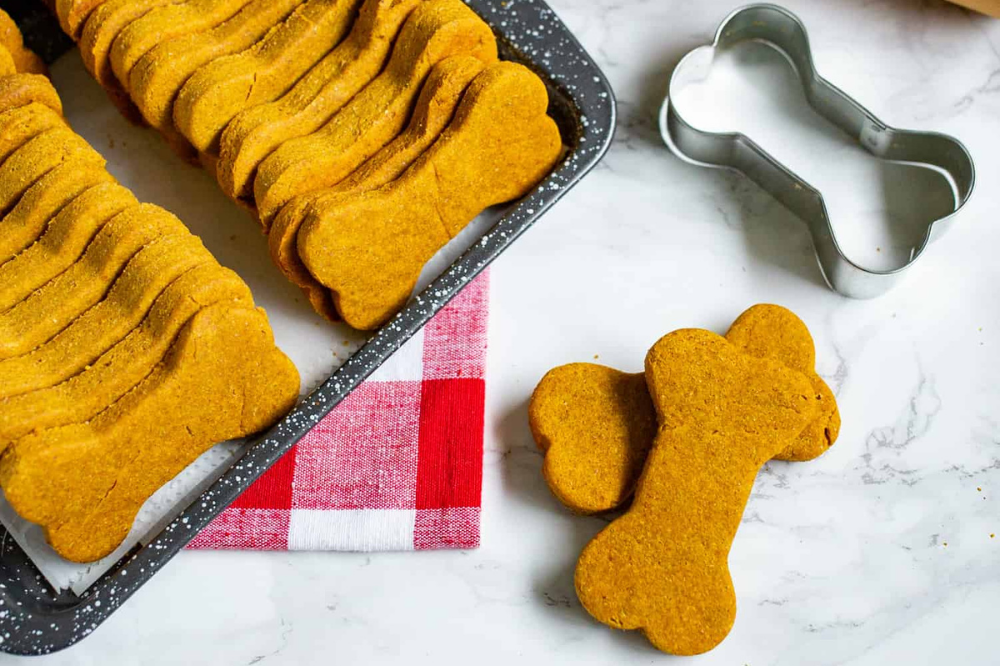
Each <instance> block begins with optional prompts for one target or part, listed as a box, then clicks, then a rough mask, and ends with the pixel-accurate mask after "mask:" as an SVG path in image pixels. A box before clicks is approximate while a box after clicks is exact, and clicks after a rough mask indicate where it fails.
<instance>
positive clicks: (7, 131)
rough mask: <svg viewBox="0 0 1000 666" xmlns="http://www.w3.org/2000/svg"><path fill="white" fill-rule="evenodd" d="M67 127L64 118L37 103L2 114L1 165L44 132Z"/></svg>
mask: <svg viewBox="0 0 1000 666" xmlns="http://www.w3.org/2000/svg"><path fill="white" fill-rule="evenodd" d="M0 108H3V107H2V106H0ZM65 126H66V123H65V122H64V121H63V119H62V116H60V115H59V114H58V113H56V112H55V111H53V110H52V109H50V108H49V107H47V106H45V105H44V104H39V103H37V102H31V103H29V104H26V105H24V106H15V107H12V108H8V109H7V110H5V111H2V112H0V163H2V162H3V161H4V160H6V159H7V158H8V157H10V154H11V153H13V152H14V151H15V150H17V149H19V148H21V147H22V146H24V144H26V143H27V142H28V141H30V140H31V139H33V138H35V137H36V136H38V135H39V134H41V133H42V132H47V131H49V130H51V129H55V128H57V127H65Z"/></svg>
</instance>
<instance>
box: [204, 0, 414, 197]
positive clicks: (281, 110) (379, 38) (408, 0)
mask: <svg viewBox="0 0 1000 666" xmlns="http://www.w3.org/2000/svg"><path fill="white" fill-rule="evenodd" d="M421 1H422V0H366V1H365V3H364V5H362V7H361V12H360V14H359V15H358V19H357V21H355V23H354V26H353V27H352V28H351V32H350V34H349V35H348V36H347V38H346V39H345V40H344V41H343V42H342V43H340V44H338V45H337V48H335V49H334V50H333V51H331V52H330V53H329V54H328V55H326V56H325V57H324V58H323V59H322V60H321V61H319V62H318V63H317V64H316V65H315V66H314V67H313V68H312V69H311V70H309V72H308V73H307V74H306V75H305V76H303V77H302V78H301V79H300V80H299V81H298V82H297V83H296V84H295V86H294V87H292V89H291V90H289V91H288V92H287V93H286V94H285V95H284V96H282V97H281V98H280V99H278V100H276V101H274V102H271V103H269V104H261V105H260V106H256V107H253V108H249V109H247V110H245V111H242V112H240V113H239V114H238V115H237V116H236V117H235V118H233V119H232V121H231V122H230V123H229V125H227V126H226V129H225V130H224V131H223V132H222V137H221V138H220V140H219V163H218V168H217V174H216V178H217V180H218V181H219V185H220V186H221V187H222V191H223V192H225V193H226V194H227V195H229V196H230V197H231V198H233V199H234V200H237V201H239V200H243V199H249V198H251V197H252V195H253V178H254V176H255V175H256V173H257V166H258V165H259V164H260V163H261V161H263V160H264V158H266V157H267V156H268V155H270V154H271V152H272V151H273V150H274V149H275V148H277V147H278V146H280V145H281V144H282V143H283V142H285V141H287V140H288V139H292V138H295V137H298V136H303V135H306V134H310V133H311V132H314V131H315V130H317V129H319V128H320V127H321V126H322V125H323V124H324V123H326V121H327V120H329V119H330V117H331V116H333V114H335V113H336V112H337V111H339V110H340V108H341V107H342V106H343V105H344V104H346V103H347V102H348V100H350V99H351V98H352V97H354V95H355V94H356V93H357V92H358V91H359V90H361V89H362V88H364V87H365V86H366V85H367V84H368V83H369V82H370V81H371V80H372V79H373V78H375V76H376V75H377V74H378V73H379V71H380V70H381V69H382V65H383V63H384V62H385V59H386V57H387V56H388V54H389V50H390V48H391V47H392V42H393V40H394V39H395V37H396V33H397V32H399V29H400V26H402V25H403V21H405V20H406V18H407V17H408V16H409V15H410V13H411V12H412V11H413V9H414V8H415V7H416V6H417V5H419V4H420V2H421Z"/></svg>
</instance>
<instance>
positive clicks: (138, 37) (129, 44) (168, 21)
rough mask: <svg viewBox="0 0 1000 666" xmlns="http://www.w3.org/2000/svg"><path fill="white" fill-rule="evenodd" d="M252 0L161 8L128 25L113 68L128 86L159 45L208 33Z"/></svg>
mask: <svg viewBox="0 0 1000 666" xmlns="http://www.w3.org/2000/svg"><path fill="white" fill-rule="evenodd" d="M249 1H250V0H187V1H186V2H179V3H171V4H166V5H160V6H158V7H155V8H153V9H151V10H150V11H149V12H147V13H146V14H144V15H143V16H142V17H141V18H138V19H136V20H135V21H133V22H132V23H130V24H129V25H127V26H125V27H124V28H123V29H122V31H121V32H120V33H118V35H117V36H116V37H115V39H114V42H112V44H111V51H110V54H109V60H110V64H111V69H112V71H113V72H114V73H115V76H116V77H118V80H119V81H121V82H122V83H123V84H125V85H126V86H127V85H128V80H129V76H130V75H131V74H132V68H133V67H135V64H136V63H137V62H139V59H140V58H141V57H142V56H144V55H146V54H147V53H148V52H149V51H150V50H152V49H153V47H155V46H156V45H157V44H161V43H163V42H166V41H167V40H170V39H173V38H174V37H180V36H182V35H191V34H195V33H200V32H205V31H207V30H211V29H212V28H214V27H216V26H217V25H219V24H220V23H222V22H223V21H226V20H227V19H229V18H231V17H232V16H233V15H234V14H236V12H238V11H239V10H241V9H242V8H243V7H244V6H245V5H246V4H247V3H248V2H249Z"/></svg>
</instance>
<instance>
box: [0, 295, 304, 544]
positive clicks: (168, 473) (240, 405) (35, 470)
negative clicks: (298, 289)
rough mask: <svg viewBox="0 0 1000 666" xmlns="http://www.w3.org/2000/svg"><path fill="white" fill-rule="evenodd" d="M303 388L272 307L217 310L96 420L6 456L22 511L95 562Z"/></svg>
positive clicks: (5, 468) (10, 491)
mask: <svg viewBox="0 0 1000 666" xmlns="http://www.w3.org/2000/svg"><path fill="white" fill-rule="evenodd" d="M298 392H299V377H298V373H297V372H296V370H295V366H293V365H292V363H291V361H289V360H288V358H287V357H286V356H285V355H284V354H282V353H281V352H280V351H279V350H278V349H277V348H276V347H275V346H274V341H273V337H272V334H271V330H270V327H269V326H268V323H267V318H266V316H265V315H264V313H263V311H261V310H253V309H250V308H234V307H231V306H225V305H216V306H212V307H209V308H206V309H204V310H202V311H200V312H199V313H198V314H196V315H195V316H194V318H193V319H191V321H189V322H188V324H187V325H186V326H185V327H184V328H183V330H182V331H181V333H180V335H179V337H178V338H177V341H176V342H175V343H174V344H173V345H172V346H171V348H170V351H169V353H168V355H167V357H166V358H165V359H164V361H163V363H162V364H161V365H160V366H158V367H157V369H156V370H155V371H154V372H153V373H152V374H151V375H150V376H149V377H147V378H146V379H144V380H143V381H142V383H141V384H139V385H138V386H137V387H136V388H135V389H133V390H132V391H130V392H129V393H128V394H126V395H125V396H124V397H123V398H122V399H121V400H119V401H117V402H115V403H114V404H113V405H112V406H111V407H110V408H109V409H107V410H105V411H103V412H101V413H100V414H98V415H97V416H96V417H94V418H93V419H91V420H90V421H88V422H87V423H79V424H74V425H69V426H62V427H59V428H52V429H46V430H42V431H41V432H36V433H32V434H30V435H27V436H25V437H23V438H21V439H19V440H16V441H15V442H13V443H12V444H11V445H10V446H9V448H8V451H7V453H6V455H4V456H3V458H2V459H0V486H2V487H3V489H4V493H5V495H6V497H7V500H8V501H9V502H10V503H11V505H12V506H13V508H14V510H16V511H17V512H18V513H19V514H20V515H21V516H23V517H24V518H26V519H27V520H30V521H33V522H36V523H39V524H41V525H42V527H43V528H44V529H45V532H46V537H47V538H48V540H49V542H50V543H51V545H52V547H53V548H54V549H55V550H56V552H58V553H59V554H60V555H62V556H63V557H65V558H67V559H69V560H73V561H77V562H88V561H92V560H95V559H98V558H100V557H103V556H104V555H106V554H108V553H110V552H111V551H113V550H114V548H115V547H116V546H117V545H118V544H119V543H121V541H122V540H123V539H124V538H125V536H126V535H127V534H128V531H129V529H130V527H131V525H132V521H133V520H134V518H135V514H136V512H137V511H138V510H139V507H140V506H141V505H142V503H143V502H144V501H145V500H146V499H147V498H148V497H149V496H150V495H151V494H152V493H153V492H154V491H155V490H156V489H157V488H159V487H160V486H161V485H162V484H163V483H165V482H166V481H168V480H169V479H171V478H173V477H174V476H176V475H177V473H178V472H180V471H181V470H182V469H184V467H185V466H187V465H188V464H189V463H190V462H191V461H193V460H194V459H195V458H196V457H197V456H199V455H200V454H201V453H203V452H204V451H205V450H207V449H209V448H210V447H211V446H213V445H214V444H215V443H216V442H219V441H223V440H227V439H233V438H236V437H243V436H246V435H249V434H252V433H255V432H259V431H261V430H264V429H265V428H267V427H269V426H270V425H272V424H273V423H274V422H275V421H277V420H278V418H280V417H281V416H282V415H283V414H284V413H285V412H287V411H288V410H289V409H290V408H291V407H292V405H293V404H294V403H295V400H296V398H297V396H298Z"/></svg>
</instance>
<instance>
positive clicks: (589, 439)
mask: <svg viewBox="0 0 1000 666" xmlns="http://www.w3.org/2000/svg"><path fill="white" fill-rule="evenodd" d="M726 339H727V340H728V341H729V342H730V343H731V344H733V345H735V346H736V347H737V348H738V349H740V350H741V351H742V352H743V353H745V354H749V355H751V356H756V357H758V358H768V359H771V360H775V361H778V362H780V363H782V364H784V365H785V366H787V367H789V368H791V369H792V370H797V371H798V372H801V373H802V374H804V375H806V376H807V377H808V378H809V380H810V382H812V385H813V390H814V391H815V393H816V396H817V398H818V399H819V402H820V412H819V414H818V416H817V418H816V419H815V420H814V421H813V422H811V423H810V424H809V426H808V427H807V428H806V429H805V430H804V431H803V432H802V433H801V434H800V435H799V437H797V438H796V439H795V440H794V441H792V442H790V443H789V446H788V447H787V448H786V449H784V450H783V451H781V452H780V453H779V454H778V455H777V456H775V457H776V458H778V459H780V460H795V461H804V460H811V459H813V458H815V457H817V456H819V455H820V454H822V453H824V452H825V451H826V450H827V449H828V448H829V447H830V446H831V445H832V444H833V443H834V442H835V441H836V439H837V434H838V432H839V431H840V413H839V412H838V410H837V403H836V400H835V399H834V397H833V393H832V391H830V388H829V387H828V386H827V385H826V382H824V381H823V380H822V378H820V377H819V375H817V374H816V371H815V369H814V366H815V356H816V354H815V347H814V345H813V340H812V336H811V335H810V334H809V329H807V328H806V325H805V324H804V323H803V322H802V320H801V319H799V318H798V317H797V316H796V315H795V314H794V313H792V312H791V311H789V310H787V309H786V308H783V307H781V306H778V305H767V304H763V305H755V306H753V307H752V308H750V309H749V310H747V311H746V312H744V313H743V314H742V315H740V316H739V318H738V319H737V320H736V321H735V322H734V323H733V325H732V326H731V327H730V329H729V332H728V333H726ZM528 419H529V423H530V425H531V431H532V434H533V435H534V438H535V441H536V442H537V443H538V446H539V448H541V449H542V450H543V451H544V452H545V462H544V465H543V468H542V471H543V474H544V476H545V480H546V482H547V483H548V486H549V488H550V489H551V490H552V493H553V494H554V495H555V496H556V497H557V498H558V499H559V501H561V502H562V503H563V504H565V505H566V506H567V507H569V508H570V509H572V510H573V511H576V512H578V513H597V512H601V511H608V510H610V509H614V508H616V507H618V506H620V505H621V504H622V503H624V502H625V501H626V500H627V499H628V498H629V497H630V496H631V494H632V490H633V488H634V486H635V482H636V480H637V479H638V478H639V474H640V472H641V471H642V467H643V464H644V463H645V461H646V454H647V453H648V451H649V449H650V447H651V446H652V444H653V437H654V436H655V434H656V414H655V412H654V409H653V403H652V402H651V401H650V397H649V392H648V391H647V389H646V380H645V376H644V375H643V374H642V373H638V374H628V373H624V372H620V371H618V370H615V369H613V368H608V367H605V366H601V365H596V364H590V363H573V364H570V365H565V366H561V367H558V368H554V369H553V370H551V371H549V372H548V373H547V374H546V375H545V377H543V378H542V381H541V382H539V384H538V387H537V388H536V389H535V392H534V393H533V394H532V397H531V403H530V404H529V407H528Z"/></svg>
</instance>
